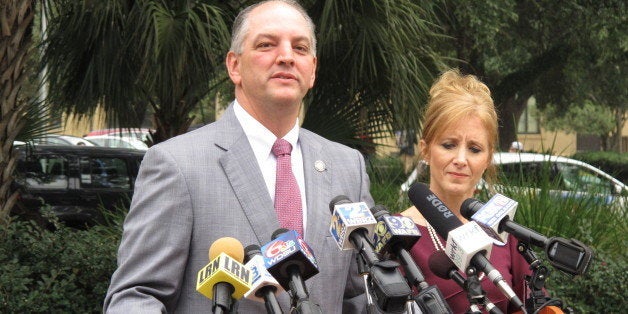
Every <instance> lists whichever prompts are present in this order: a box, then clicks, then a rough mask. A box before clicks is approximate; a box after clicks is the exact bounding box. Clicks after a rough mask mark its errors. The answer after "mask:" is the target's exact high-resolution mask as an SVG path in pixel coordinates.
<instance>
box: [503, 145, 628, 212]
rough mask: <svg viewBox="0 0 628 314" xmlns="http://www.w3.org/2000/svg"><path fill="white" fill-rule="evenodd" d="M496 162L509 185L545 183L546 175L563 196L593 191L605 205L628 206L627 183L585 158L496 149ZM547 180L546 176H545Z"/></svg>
mask: <svg viewBox="0 0 628 314" xmlns="http://www.w3.org/2000/svg"><path fill="white" fill-rule="evenodd" d="M493 162H494V163H495V165H497V167H498V175H499V176H500V177H499V178H500V181H502V180H504V179H505V180H506V181H507V182H508V184H509V185H516V184H517V183H521V184H524V185H525V186H526V187H530V188H540V187H542V186H547V185H544V183H543V178H549V179H550V180H552V181H551V182H552V184H551V186H555V187H556V189H555V190H551V191H550V194H552V195H559V196H560V197H561V198H569V197H574V198H579V197H584V196H587V195H592V196H593V197H594V198H595V199H596V200H597V201H599V202H601V203H602V204H606V205H617V206H618V208H626V206H628V186H626V184H624V183H622V182H621V181H619V180H617V179H616V178H614V177H612V176H611V175H609V174H608V173H606V172H604V171H602V170H600V169H598V168H596V167H594V166H591V165H589V164H587V163H585V162H582V161H579V160H575V159H571V158H567V157H562V156H553V155H544V154H533V153H496V154H495V155H494V156H493ZM546 180H547V179H546Z"/></svg>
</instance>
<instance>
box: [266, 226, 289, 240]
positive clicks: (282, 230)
mask: <svg viewBox="0 0 628 314" xmlns="http://www.w3.org/2000/svg"><path fill="white" fill-rule="evenodd" d="M288 231H290V230H288V229H286V228H279V229H277V230H275V232H273V234H272V235H271V236H270V239H271V240H275V239H277V237H279V236H280V235H282V234H284V233H286V232H288Z"/></svg>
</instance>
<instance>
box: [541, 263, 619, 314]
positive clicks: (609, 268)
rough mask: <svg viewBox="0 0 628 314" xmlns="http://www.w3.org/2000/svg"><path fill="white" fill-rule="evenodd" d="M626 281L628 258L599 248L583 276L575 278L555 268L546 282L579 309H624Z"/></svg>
mask: <svg viewBox="0 0 628 314" xmlns="http://www.w3.org/2000/svg"><path fill="white" fill-rule="evenodd" d="M627 282H628V264H627V263H626V259H625V258H612V257H611V256H609V255H607V254H606V253H603V252H599V254H598V256H596V257H595V258H594V260H593V261H592V262H591V266H590V267H589V271H588V272H587V273H586V274H585V275H584V276H579V277H576V278H572V277H571V276H569V275H566V274H563V273H560V272H557V271H556V272H553V273H552V274H551V276H550V278H549V280H548V282H547V283H546V286H547V288H548V290H549V291H550V292H551V293H552V295H553V296H554V297H556V298H559V299H561V300H562V301H563V302H565V304H567V305H568V306H570V307H572V308H573V309H574V310H575V311H576V312H577V313H624V311H625V310H626V309H627V308H628V302H627V301H626V298H625V293H626V289H628V284H627Z"/></svg>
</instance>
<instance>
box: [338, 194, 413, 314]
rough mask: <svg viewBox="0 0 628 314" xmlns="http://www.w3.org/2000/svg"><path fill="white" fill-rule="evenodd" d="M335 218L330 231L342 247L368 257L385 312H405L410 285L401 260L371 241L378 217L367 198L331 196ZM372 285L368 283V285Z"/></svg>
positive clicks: (410, 292)
mask: <svg viewBox="0 0 628 314" xmlns="http://www.w3.org/2000/svg"><path fill="white" fill-rule="evenodd" d="M329 209H330V210H331V212H332V221H331V225H330V227H329V231H330V233H331V235H332V237H333V238H334V240H335V241H336V244H338V247H339V248H340V249H341V250H351V249H355V250H357V251H358V253H359V254H360V256H361V257H362V258H363V259H364V261H366V264H367V266H368V267H369V268H370V269H369V274H370V277H371V283H372V288H373V296H374V298H375V299H376V301H377V305H378V307H379V308H380V309H381V310H383V311H385V312H402V311H404V310H405V306H406V303H407V301H408V297H409V296H410V295H411V294H412V290H411V289H410V286H409V285H408V283H407V282H406V280H405V278H404V277H403V275H402V274H401V272H400V271H399V263H397V262H394V261H391V260H384V261H382V260H381V259H380V256H379V255H378V254H377V253H376V252H375V249H374V248H373V244H372V243H371V241H370V238H372V234H371V233H372V232H369V231H370V230H373V228H374V227H375V225H376V224H377V221H376V220H375V217H374V216H373V214H372V213H371V211H370V210H369V209H368V206H367V205H366V204H365V203H364V202H358V203H353V202H351V200H350V199H349V198H348V197H346V196H344V195H339V196H337V197H335V198H333V199H332V200H331V202H330V203H329ZM367 288H368V287H367Z"/></svg>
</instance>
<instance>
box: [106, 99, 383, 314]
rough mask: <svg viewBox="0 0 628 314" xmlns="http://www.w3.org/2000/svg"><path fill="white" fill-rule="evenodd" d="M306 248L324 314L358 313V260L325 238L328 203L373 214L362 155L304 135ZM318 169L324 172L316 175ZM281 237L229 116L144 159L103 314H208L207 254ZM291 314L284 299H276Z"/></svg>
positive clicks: (245, 309)
mask: <svg viewBox="0 0 628 314" xmlns="http://www.w3.org/2000/svg"><path fill="white" fill-rule="evenodd" d="M299 140H300V142H301V148H302V153H303V163H304V165H303V166H304V172H305V185H306V200H307V213H308V217H307V226H306V233H305V242H307V243H308V244H309V245H310V247H311V248H312V251H313V253H314V255H315V256H316V260H317V261H318V264H319V267H320V273H319V274H317V275H316V276H314V277H312V278H310V279H308V280H307V281H306V286H307V288H308V292H309V293H310V300H311V301H313V302H314V303H317V304H319V305H320V306H321V308H322V309H323V313H342V312H344V313H358V312H362V311H363V309H362V308H363V307H364V304H365V303H366V298H365V297H364V294H363V292H364V285H363V281H362V280H361V279H360V277H358V276H357V270H356V266H355V264H356V263H355V253H353V252H352V251H340V250H339V249H338V247H337V245H336V244H335V242H334V241H333V239H332V238H331V236H330V234H329V225H330V219H331V213H330V210H329V202H330V200H331V199H332V198H334V197H335V196H337V195H341V194H342V195H346V196H348V197H349V198H350V199H351V200H352V201H355V202H357V201H365V202H367V204H368V205H369V206H372V205H373V199H372V198H371V195H370V193H369V178H368V176H367V174H366V171H365V164H364V159H363V157H362V155H361V154H360V153H359V152H358V151H357V150H354V149H350V148H348V147H346V146H343V145H340V144H338V143H335V142H331V141H329V140H326V139H324V138H322V137H320V136H318V135H316V134H314V133H312V132H310V131H307V130H305V129H301V131H300V133H299ZM316 161H322V162H324V164H325V166H326V168H325V170H324V171H318V170H316V169H315V167H314V164H315V162H316ZM278 228H280V226H279V223H278V221H277V218H276V214H275V210H274V206H273V202H272V200H271V197H270V195H269V193H268V189H267V188H266V185H265V183H264V179H263V177H262V173H261V171H260V169H259V166H258V164H257V161H256V160H255V156H254V154H253V150H252V149H251V146H250V145H249V142H248V140H247V138H246V136H245V134H244V131H243V130H242V128H241V126H240V124H239V122H238V120H237V119H236V117H235V114H234V112H233V105H231V106H229V108H228V109H227V110H226V112H225V113H224V115H223V117H222V118H221V119H220V120H218V121H216V122H215V123H212V124H210V125H207V126H205V127H202V128H200V129H197V130H195V131H192V132H189V133H186V134H184V135H181V136H177V137H175V138H173V139H171V140H168V141H166V142H163V143H161V144H159V145H155V146H153V147H152V148H151V149H149V150H148V151H147V152H146V155H145V157H144V160H143V161H142V165H141V168H140V173H139V175H138V178H137V181H136V189H135V193H134V195H133V200H132V203H131V209H130V211H129V213H128V215H127V217H126V220H125V222H124V232H123V235H122V241H121V244H120V248H119V251H118V269H117V270H116V271H115V273H114V274H113V276H112V278H111V283H110V286H109V291H108V292H107V296H106V298H105V302H104V311H105V312H107V313H125V314H128V313H139V312H147V313H148V312H150V313H156V312H179V313H208V312H210V311H211V300H210V299H207V298H206V297H205V296H203V295H202V294H200V293H199V292H197V291H196V284H195V283H196V275H197V272H198V270H199V269H201V268H202V267H203V266H205V265H206V264H207V263H208V262H209V260H208V258H209V257H208V249H209V247H210V246H211V244H212V243H213V242H214V241H215V240H217V239H219V238H221V237H227V236H229V237H233V238H236V239H238V240H239V241H240V242H242V244H243V245H244V246H247V245H249V244H258V245H260V246H262V245H264V244H266V243H267V242H269V241H270V240H271V235H272V233H273V232H274V231H275V230H276V229H278ZM279 302H280V304H281V305H282V307H283V309H284V312H285V313H289V297H288V295H287V293H283V294H281V295H280V296H279ZM237 306H238V312H240V313H266V310H265V309H264V305H263V304H262V303H256V302H253V301H250V300H240V301H238V302H237Z"/></svg>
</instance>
